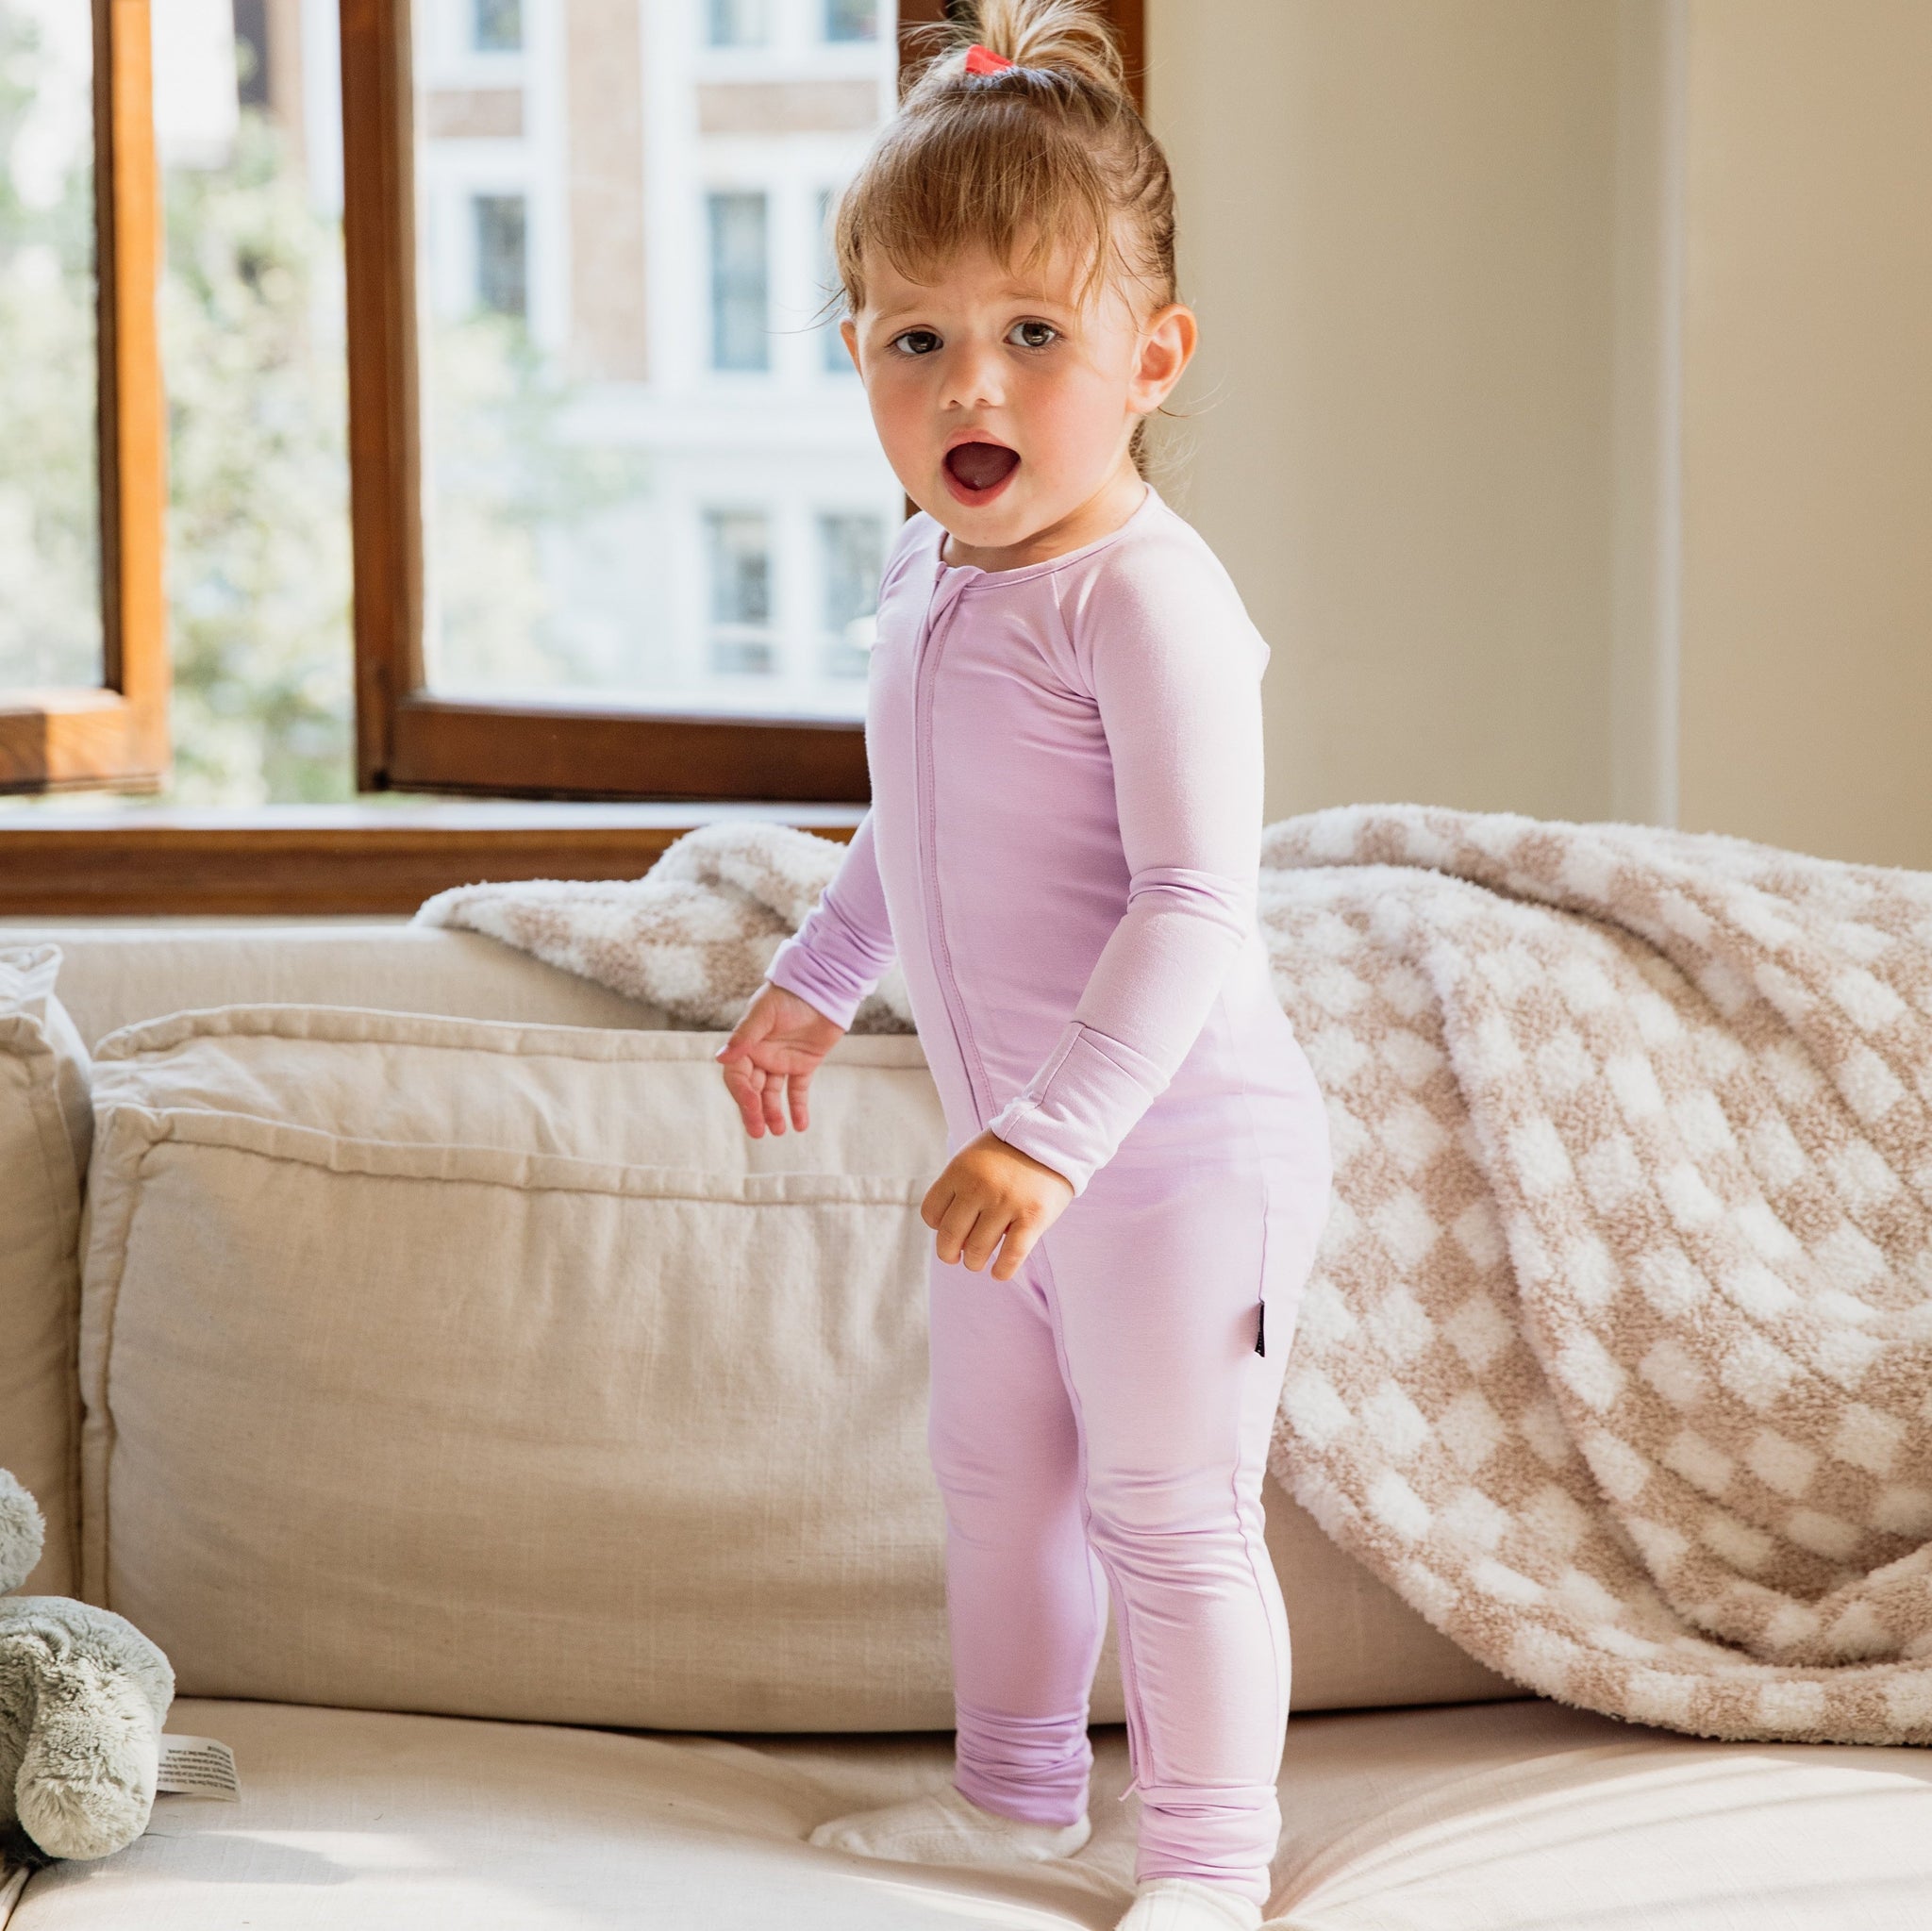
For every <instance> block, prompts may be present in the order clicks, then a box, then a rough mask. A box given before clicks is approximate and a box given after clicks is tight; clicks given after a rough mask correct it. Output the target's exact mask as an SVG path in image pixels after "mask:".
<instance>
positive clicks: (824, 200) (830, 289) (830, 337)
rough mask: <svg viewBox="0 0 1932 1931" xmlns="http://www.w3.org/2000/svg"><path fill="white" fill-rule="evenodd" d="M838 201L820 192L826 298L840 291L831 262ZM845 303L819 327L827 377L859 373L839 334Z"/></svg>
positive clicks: (834, 308) (821, 271)
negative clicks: (835, 212)
mask: <svg viewBox="0 0 1932 1931" xmlns="http://www.w3.org/2000/svg"><path fill="white" fill-rule="evenodd" d="M837 199H838V197H837V196H836V195H835V194H834V193H833V192H832V191H831V190H830V189H829V188H822V189H820V190H819V199H818V209H819V258H818V278H819V287H820V289H821V290H822V291H824V293H825V294H826V295H831V294H833V293H834V292H835V291H837V289H838V287H839V271H838V268H837V265H836V264H835V263H834V261H833V258H832V210H833V208H834V206H835V205H836V202H837ZM844 315H845V302H844V298H843V297H842V296H841V297H840V298H839V299H838V300H837V301H836V302H834V304H833V306H832V308H831V309H830V311H829V313H828V315H827V318H826V320H825V321H824V323H823V324H821V325H820V326H821V331H822V332H821V336H820V341H819V354H820V359H821V361H822V362H823V364H824V371H825V373H826V375H857V374H858V371H857V370H856V369H855V368H854V367H853V366H852V358H851V357H850V356H849V355H847V354H846V352H845V338H844V337H843V336H842V335H841V334H840V333H839V324H840V323H841V321H842V320H843V319H844Z"/></svg>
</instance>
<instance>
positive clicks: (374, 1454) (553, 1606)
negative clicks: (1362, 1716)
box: [82, 1007, 1494, 1730]
mask: <svg viewBox="0 0 1932 1931" xmlns="http://www.w3.org/2000/svg"><path fill="white" fill-rule="evenodd" d="M718 1042H719V1040H718V1036H717V1035H716V1034H692V1033H678V1032H607V1031H601V1030H596V1031H593V1030H588V1029H587V1030H578V1029H575V1028H567V1027H538V1026H519V1025H510V1024H488V1023H481V1022H475V1021H456V1020H440V1019H430V1018H417V1017H411V1016H408V1015H400V1016H399V1015H393V1014H382V1013H375V1012H362V1011H347V1010H337V1009H328V1008H320V1007H256V1008H242V1007H231V1008H227V1009H225V1010H221V1011H214V1012H201V1013H187V1014H182V1015H178V1016H176V1017H175V1018H173V1019H170V1020H164V1021H158V1022H156V1023H154V1024H147V1025H142V1026H138V1027H131V1028H128V1029H127V1030H125V1031H124V1032H121V1033H118V1034H115V1035H112V1036H110V1038H109V1039H108V1040H104V1041H102V1042H101V1045H100V1047H99V1052H98V1062H97V1067H96V1074H95V1109H96V1118H97V1121H98V1129H97V1131H98V1139H99V1144H98V1148H97V1151H96V1155H95V1160H94V1166H93V1172H92V1190H93V1196H92V1216H91V1220H92V1234H91V1240H90V1245H89V1250H88V1256H87V1260H86V1265H85V1270H84V1281H85V1286H84V1312H83V1358H82V1379H83V1387H84V1389H85V1392H86V1398H87V1408H88V1412H87V1422H86V1432H85V1439H84V1468H85V1484H86V1486H85V1509H84V1518H85V1523H86V1545H85V1546H86V1577H87V1586H88V1590H89V1593H90V1594H91V1595H92V1597H93V1599H94V1600H96V1601H100V1602H103V1603H105V1604H107V1605H108V1606H110V1607H112V1608H114V1609H117V1610H119V1611H120V1612H121V1613H122V1614H123V1615H125V1616H127V1617H129V1618H131V1619H132V1620H133V1621H134V1622H136V1623H138V1624H140V1626H141V1627H142V1628H143V1629H145V1630H146V1631H147V1632H148V1633H149V1634H150V1635H151V1636H152V1637H154V1639H155V1640H157V1641H158V1642H159V1643H160V1644H161V1646H162V1647H163V1648H164V1649H165V1650H166V1651H167V1652H168V1654H169V1655H170V1656H171V1657H172V1658H173V1660H174V1663H175V1670H176V1673H177V1675H178V1678H179V1681H180V1685H181V1690H182V1693H183V1694H184V1695H193V1696H229V1697H257V1698H267V1699H278V1700H286V1701H292V1702H301V1703H321V1704H336V1705H344V1706H362V1707H374V1708H392V1709H416V1710H434V1711H445V1712H449V1713H453V1714H462V1715H474V1716H489V1717H512V1718H525V1719H533V1720H538V1721H544V1722H553V1723H601V1724H616V1725H639V1726H651V1727H664V1728H695V1729H707V1730H732V1729H744V1730H785V1729H808V1730H814V1729H827V1730H874V1729H893V1728H942V1727H948V1726H950V1724H951V1722H952V1703H951V1690H950V1682H949V1674H948V1668H947V1652H946V1628H945V1606H944V1588H943V1568H942V1559H941V1552H942V1535H943V1516H942V1512H941V1505H940V1501H939V1496H938V1492H937V1490H936V1489H935V1487H934V1485H933V1480H932V1474H931V1469H930V1465H929V1463H928V1460H927V1455H926V1444H925V1418H926V1373H927V1360H926V1340H925V1292H924V1276H925V1267H926V1255H927V1254H928V1252H929V1251H930V1241H931V1235H930V1233H929V1232H928V1230H927V1229H926V1228H925V1226H924V1223H923V1222H922V1221H921V1220H920V1218H919V1213H918V1204H919V1201H920V1199H921V1198H922V1196H923V1195H924V1190H925V1189H926V1187H927V1186H928V1185H929V1183H930V1181H931V1178H932V1176H933V1175H934V1174H936V1173H937V1172H938V1170H939V1168H940V1166H941V1164H942V1163H943V1159H944V1153H945V1140H944V1130H943V1124H942V1121H941V1114H940V1110H939V1106H938V1100H937V1096H936V1094H935V1092H934V1090H933V1086H932V1081H931V1077H930V1074H928V1072H927V1071H926V1067H925V1063H924V1057H923V1056H922V1054H921V1052H920V1049H919V1045H918V1042H917V1040H913V1039H910V1038H907V1037H905V1036H890V1035H887V1036H870V1037H861V1038H847V1039H845V1040H841V1042H840V1044H839V1045H838V1047H837V1048H836V1049H835V1050H834V1052H833V1053H832V1054H831V1056H830V1057H828V1059H827V1060H826V1062H825V1064H824V1067H823V1069H822V1070H821V1072H820V1074H819V1075H818V1077H817V1081H816V1083H815V1085H814V1089H813V1100H814V1104H813V1118H812V1125H811V1127H810V1129H809V1131H808V1133H806V1134H804V1135H798V1134H793V1133H788V1134H785V1135H783V1136H778V1137H767V1138H765V1139H762V1140H750V1139H748V1138H747V1137H746V1135H745V1134H744V1132H743V1130H742V1128H741V1124H740V1123H739V1119H738V1114H737V1111H736V1109H735V1108H734V1107H732V1106H731V1104H730V1102H729V1099H728V1098H727V1096H726V1094H725V1092H724V1086H723V1083H722V1081H721V1080H720V1078H719V1076H718V1073H717V1069H716V1067H715V1065H714V1063H713V1061H712V1059H711V1054H712V1051H713V1050H714V1048H715V1047H716V1045H717V1044H718ZM1270 1526H1271V1541H1274V1542H1275V1546H1276V1550H1277V1560H1278V1561H1280V1562H1281V1564H1282V1566H1283V1570H1284V1575H1285V1578H1286V1577H1288V1576H1289V1575H1290V1573H1292V1577H1293V1580H1292V1582H1291V1613H1293V1614H1296V1615H1297V1616H1299V1615H1301V1614H1302V1613H1303V1611H1302V1610H1301V1609H1300V1608H1298V1607H1297V1606H1296V1603H1297V1598H1298V1597H1299V1596H1301V1595H1303V1594H1304V1593H1306V1592H1307V1590H1309V1589H1310V1588H1311V1589H1312V1592H1313V1596H1314V1600H1315V1601H1316V1602H1317V1603H1318V1604H1319V1603H1321V1602H1323V1601H1324V1599H1325V1600H1326V1601H1327V1602H1328V1603H1332V1604H1333V1606H1334V1607H1333V1610H1332V1611H1330V1610H1327V1609H1324V1608H1315V1609H1312V1610H1309V1611H1308V1612H1307V1613H1308V1614H1309V1615H1311V1616H1313V1617H1315V1618H1317V1619H1319V1618H1320V1617H1321V1616H1323V1615H1332V1618H1333V1622H1334V1627H1333V1629H1332V1631H1331V1632H1330V1633H1329V1635H1328V1638H1327V1640H1326V1641H1325V1643H1324V1636H1323V1633H1322V1632H1320V1631H1317V1630H1312V1629H1308V1628H1307V1627H1306V1626H1305V1625H1304V1624H1303V1623H1300V1622H1298V1623H1297V1651H1298V1654H1300V1653H1306V1654H1307V1655H1308V1656H1310V1657H1312V1658H1315V1659H1318V1660H1317V1661H1316V1667H1315V1670H1314V1673H1313V1674H1312V1675H1311V1676H1310V1675H1309V1674H1308V1673H1307V1672H1304V1671H1298V1675H1301V1676H1303V1677H1304V1678H1305V1679H1306V1680H1304V1681H1301V1682H1298V1684H1297V1690H1298V1691H1299V1692H1300V1694H1298V1698H1297V1700H1298V1701H1299V1702H1302V1703H1303V1704H1304V1706H1307V1704H1308V1703H1309V1702H1310V1701H1311V1700H1312V1699H1314V1698H1319V1697H1320V1696H1321V1694H1322V1691H1323V1687H1324V1686H1323V1680H1322V1670H1321V1664H1320V1661H1319V1658H1321V1657H1322V1656H1324V1654H1325V1655H1327V1656H1330V1657H1332V1659H1333V1662H1334V1665H1335V1670H1336V1681H1337V1683H1338V1684H1339V1683H1341V1682H1344V1681H1346V1682H1347V1683H1349V1684H1350V1685H1351V1686H1353V1694H1352V1695H1351V1700H1356V1701H1374V1700H1379V1699H1378V1698H1377V1697H1376V1696H1375V1694H1374V1690H1373V1688H1371V1689H1370V1690H1368V1692H1367V1693H1366V1694H1365V1693H1363V1691H1362V1690H1361V1687H1360V1686H1361V1685H1362V1682H1363V1678H1364V1675H1365V1672H1364V1670H1363V1668H1362V1663H1363V1661H1364V1659H1365V1658H1368V1659H1373V1658H1377V1657H1384V1656H1387V1657H1390V1658H1391V1659H1400V1658H1402V1657H1404V1656H1407V1673H1406V1674H1405V1673H1404V1671H1403V1668H1401V1667H1398V1668H1397V1669H1396V1670H1395V1671H1394V1673H1393V1674H1392V1677H1391V1680H1392V1681H1394V1682H1395V1683H1396V1684H1397V1685H1398V1686H1399V1688H1398V1690H1397V1692H1396V1693H1398V1694H1404V1695H1407V1696H1409V1697H1412V1698H1413V1697H1416V1696H1417V1695H1418V1693H1419V1692H1420V1694H1421V1695H1423V1696H1426V1695H1427V1694H1429V1693H1430V1690H1429V1685H1428V1684H1427V1683H1426V1682H1419V1681H1418V1677H1419V1676H1420V1677H1427V1676H1428V1674H1429V1670H1430V1668H1432V1667H1433V1669H1434V1670H1435V1675H1436V1682H1437V1689H1438V1691H1439V1693H1440V1690H1441V1682H1442V1681H1443V1680H1444V1679H1445V1678H1446V1680H1447V1681H1448V1682H1449V1683H1450V1684H1451V1685H1452V1686H1453V1687H1451V1688H1450V1689H1449V1690H1448V1693H1449V1694H1452V1695H1469V1694H1476V1695H1480V1694H1483V1693H1485V1692H1486V1690H1487V1688H1488V1685H1489V1684H1490V1683H1491V1682H1493V1680H1494V1679H1489V1678H1487V1677H1486V1675H1485V1673H1481V1672H1479V1671H1476V1670H1475V1669H1474V1665H1469V1664H1467V1663H1466V1661H1465V1660H1464V1659H1462V1658H1460V1657H1459V1656H1458V1654H1457V1652H1455V1651H1453V1650H1451V1649H1450V1648H1449V1646H1448V1645H1447V1644H1446V1643H1444V1642H1442V1641H1441V1639H1440V1638H1435V1637H1433V1636H1432V1635H1431V1633H1430V1632H1428V1631H1426V1630H1425V1629H1424V1627H1423V1625H1422V1624H1421V1623H1419V1622H1417V1621H1416V1620H1415V1619H1413V1618H1412V1617H1410V1616H1409V1615H1408V1612H1407V1611H1406V1610H1404V1609H1402V1607H1401V1606H1400V1605H1399V1604H1397V1603H1396V1602H1395V1601H1394V1598H1393V1597H1391V1596H1390V1595H1389V1594H1388V1593H1387V1591H1384V1590H1379V1589H1378V1588H1377V1586H1375V1585H1374V1584H1373V1583H1371V1582H1370V1581H1369V1579H1368V1578H1367V1577H1366V1576H1365V1575H1364V1574H1363V1573H1362V1572H1360V1571H1358V1570H1357V1569H1356V1568H1355V1566H1354V1565H1353V1564H1351V1563H1348V1562H1347V1560H1346V1558H1344V1557H1342V1556H1340V1554H1339V1553H1338V1552H1336V1551H1334V1550H1333V1549H1332V1548H1330V1547H1329V1546H1328V1545H1327V1544H1326V1543H1325V1542H1324V1541H1323V1540H1322V1539H1321V1538H1320V1535H1319V1532H1318V1531H1316V1530H1315V1529H1314V1528H1313V1527H1312V1525H1311V1524H1309V1523H1307V1519H1306V1518H1305V1517H1302V1516H1300V1514H1299V1511H1292V1510H1290V1509H1289V1508H1288V1506H1287V1504H1286V1503H1285V1502H1282V1503H1281V1504H1280V1505H1279V1509H1278V1510H1277V1511H1276V1520H1275V1521H1274V1522H1271V1525H1270ZM1284 1538H1285V1543H1284V1540H1282V1539H1284ZM1297 1583H1299V1584H1301V1585H1303V1588H1302V1589H1297V1588H1295V1586H1294V1585H1295V1584H1297ZM1418 1631H1420V1632H1421V1637H1422V1642H1421V1647H1420V1651H1419V1652H1418V1649H1417V1643H1416V1640H1415V1636H1416V1632H1418ZM1305 1639H1306V1640H1305ZM1418 1656H1420V1658H1421V1659H1423V1663H1422V1667H1421V1668H1420V1669H1418V1667H1417V1662H1418ZM1112 1658H1113V1651H1112V1639H1111V1637H1109V1642H1108V1655H1107V1656H1106V1657H1105V1658H1104V1659H1103V1663H1102V1669H1101V1673H1100V1677H1099V1680H1098V1682H1097V1683H1096V1689H1095V1696H1094V1715H1095V1719H1096V1720H1097V1721H1101V1722H1117V1721H1119V1720H1120V1717H1121V1702H1120V1691H1119V1687H1118V1677H1117V1673H1116V1670H1115V1668H1114V1664H1113V1659H1112ZM1344 1693H1348V1692H1344ZM1491 1693H1493V1692H1491Z"/></svg>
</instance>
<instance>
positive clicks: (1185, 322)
mask: <svg viewBox="0 0 1932 1931" xmlns="http://www.w3.org/2000/svg"><path fill="white" fill-rule="evenodd" d="M1200 333H1201V331H1200V325H1199V324H1198V323H1197V322H1196V321H1195V320H1194V311H1193V310H1192V309H1191V308H1189V307H1188V306H1187V305H1186V304H1185V303H1183V302H1170V303H1169V304H1168V305H1167V307H1166V308H1161V309H1158V310H1157V311H1156V312H1155V313H1154V314H1153V315H1150V316H1149V317H1148V318H1147V324H1146V326H1145V327H1144V328H1143V329H1142V330H1141V347H1140V353H1139V356H1138V358H1137V359H1136V363H1135V367H1134V382H1133V388H1134V397H1133V405H1134V408H1135V409H1136V411H1137V412H1139V413H1141V414H1143V415H1144V414H1146V413H1148V412H1149V411H1151V410H1153V409H1157V408H1159V407H1160V405H1161V404H1162V403H1163V402H1165V401H1166V400H1167V397H1168V393H1169V391H1171V390H1172V389H1173V388H1174V384H1175V383H1176V382H1178V381H1179V380H1180V379H1181V374H1182V372H1183V371H1184V370H1185V369H1186V368H1187V366H1188V364H1189V363H1190V362H1191V361H1192V360H1193V358H1194V345H1195V343H1196V342H1197V341H1199V340H1200Z"/></svg>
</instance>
